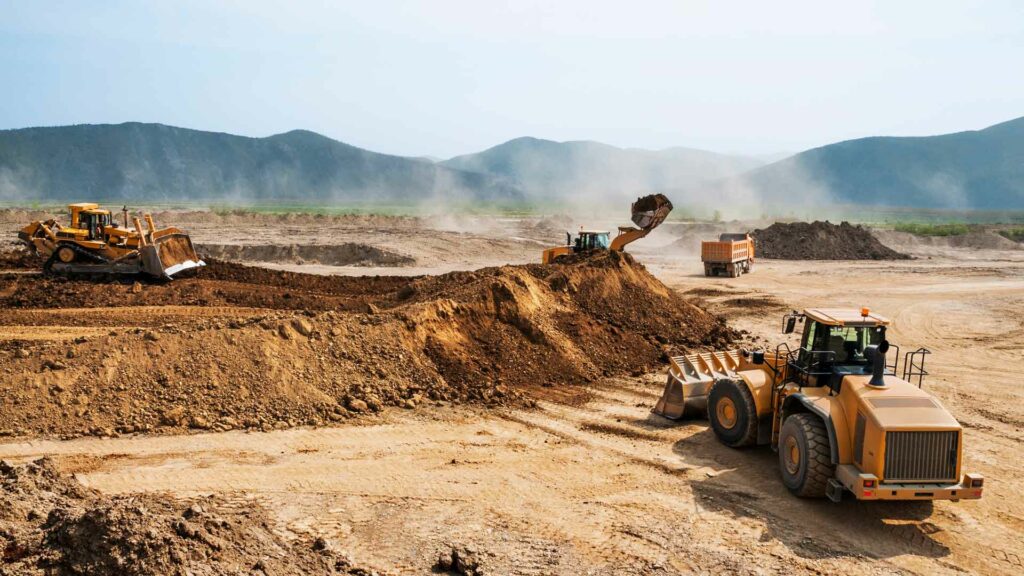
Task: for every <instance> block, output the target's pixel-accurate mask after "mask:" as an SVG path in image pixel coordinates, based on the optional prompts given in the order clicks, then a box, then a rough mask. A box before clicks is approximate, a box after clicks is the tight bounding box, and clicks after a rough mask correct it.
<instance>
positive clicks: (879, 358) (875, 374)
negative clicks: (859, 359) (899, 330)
mask: <svg viewBox="0 0 1024 576" xmlns="http://www.w3.org/2000/svg"><path fill="white" fill-rule="evenodd" d="M888 351H889V341H888V340H882V342H881V344H878V345H877V346H868V347H867V348H865V349H864V355H865V356H867V357H868V360H869V361H870V362H871V380H868V384H870V385H872V386H885V353H886V352H888Z"/></svg>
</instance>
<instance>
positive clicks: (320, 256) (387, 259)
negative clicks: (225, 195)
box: [196, 242, 416, 266]
mask: <svg viewBox="0 0 1024 576" xmlns="http://www.w3.org/2000/svg"><path fill="white" fill-rule="evenodd" d="M196 250H197V251H198V252H199V254H200V255H201V256H203V257H204V258H211V257H212V258H219V259H222V260H234V261H242V262H273V263H280V264H322V265H325V266H409V265H412V264H415V263H416V259H415V258H411V257H409V256H406V255H404V254H399V253H397V252H393V251H391V250H385V249H382V248H378V247H376V246H370V245H368V244H359V243H356V242H346V243H344V244H286V245H279V244H200V245H197V246H196Z"/></svg>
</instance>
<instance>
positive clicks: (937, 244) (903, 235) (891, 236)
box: [872, 229, 1024, 251]
mask: <svg viewBox="0 0 1024 576" xmlns="http://www.w3.org/2000/svg"><path fill="white" fill-rule="evenodd" d="M872 233H873V234H874V235H875V236H876V237H877V238H878V239H879V240H881V241H882V242H884V243H885V244H886V245H889V246H894V247H896V248H899V249H902V250H908V251H915V250H922V249H924V250H927V249H928V248H967V249H972V250H1020V249H1022V248H1024V247H1022V245H1021V244H1019V243H1017V242H1014V241H1013V240H1010V239H1009V238H1006V237H1005V236H1002V235H1000V234H999V233H998V232H995V231H993V230H972V231H970V232H967V233H966V234H955V235H951V236H920V235H917V234H911V233H909V232H900V231H898V230H889V229H876V230H872Z"/></svg>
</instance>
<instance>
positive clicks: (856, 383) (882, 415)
mask: <svg viewBox="0 0 1024 576" xmlns="http://www.w3.org/2000/svg"><path fill="white" fill-rule="evenodd" d="M870 379H871V377H870V376H867V375H865V376H847V377H846V378H845V379H844V382H843V385H844V386H848V387H850V388H851V389H853V390H854V391H855V392H856V393H857V396H858V397H859V400H860V402H859V404H860V406H858V409H859V410H861V411H863V412H864V413H865V414H866V415H870V416H872V417H873V420H874V421H875V423H877V424H878V426H879V427H880V428H882V429H883V430H896V429H904V430H905V429H914V428H917V429H932V430H934V429H944V430H959V429H960V423H959V422H957V421H956V418H953V415H952V414H950V413H949V412H948V411H947V410H946V409H945V408H944V407H943V406H942V404H940V403H939V402H938V401H937V400H935V399H934V398H932V397H931V395H929V394H927V393H926V392H924V391H923V390H921V389H920V388H918V387H917V386H914V385H913V384H911V383H909V382H907V381H906V380H902V379H900V378H897V377H896V376H891V375H888V376H885V377H884V382H885V384H884V385H883V386H872V385H870V384H869V381H870Z"/></svg>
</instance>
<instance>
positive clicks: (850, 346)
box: [820, 326, 885, 364]
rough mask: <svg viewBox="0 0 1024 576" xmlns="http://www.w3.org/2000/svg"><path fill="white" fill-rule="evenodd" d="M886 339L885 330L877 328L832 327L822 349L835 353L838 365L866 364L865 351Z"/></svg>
mask: <svg viewBox="0 0 1024 576" xmlns="http://www.w3.org/2000/svg"><path fill="white" fill-rule="evenodd" d="M884 337H885V332H884V329H883V328H881V327H877V326H872V327H868V326H830V327H829V330H828V338H827V339H823V341H822V342H821V345H822V348H820V349H822V350H829V351H831V352H833V353H835V362H836V364H866V363H867V361H868V359H867V357H866V356H865V355H864V349H865V348H867V347H868V346H871V345H878V344H880V343H881V342H882V340H883V338H884Z"/></svg>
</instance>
